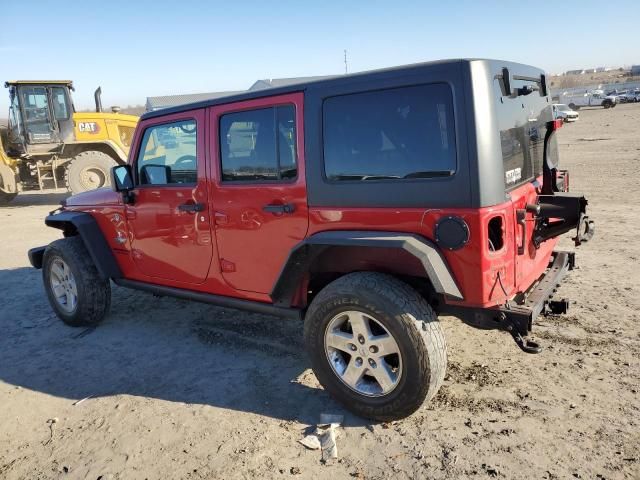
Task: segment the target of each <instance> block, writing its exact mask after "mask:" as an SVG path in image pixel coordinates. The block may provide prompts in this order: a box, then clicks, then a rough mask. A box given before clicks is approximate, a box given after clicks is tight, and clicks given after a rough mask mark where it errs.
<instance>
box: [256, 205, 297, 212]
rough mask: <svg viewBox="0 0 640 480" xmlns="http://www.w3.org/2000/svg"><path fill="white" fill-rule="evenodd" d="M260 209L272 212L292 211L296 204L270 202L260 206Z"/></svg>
mask: <svg viewBox="0 0 640 480" xmlns="http://www.w3.org/2000/svg"><path fill="white" fill-rule="evenodd" d="M262 210H264V211H265V212H269V213H274V214H283V213H293V212H295V210H296V206H295V205H294V204H293V203H285V204H284V205H276V204H273V203H270V204H269V205H265V206H264V207H262Z"/></svg>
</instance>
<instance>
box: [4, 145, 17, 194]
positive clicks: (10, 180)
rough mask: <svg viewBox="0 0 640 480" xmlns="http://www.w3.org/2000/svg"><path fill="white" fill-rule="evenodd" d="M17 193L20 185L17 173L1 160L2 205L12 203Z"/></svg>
mask: <svg viewBox="0 0 640 480" xmlns="http://www.w3.org/2000/svg"><path fill="white" fill-rule="evenodd" d="M0 145H1V144H0ZM0 148H1V147H0ZM16 195H18V186H17V179H16V178H15V174H14V172H13V170H11V168H10V167H9V166H7V165H5V164H4V163H2V162H1V161H0V206H2V205H7V204H8V203H11V201H12V200H13V199H14V198H16Z"/></svg>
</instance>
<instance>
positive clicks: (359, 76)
mask: <svg viewBox="0 0 640 480" xmlns="http://www.w3.org/2000/svg"><path fill="white" fill-rule="evenodd" d="M475 61H481V62H489V63H494V62H502V63H505V64H509V65H516V64H514V63H513V62H503V61H500V60H490V59H482V58H458V59H450V60H437V61H432V62H423V63H414V64H410V65H402V66H397V67H391V68H384V69H379V70H370V71H366V72H358V73H351V74H347V75H340V76H335V77H330V78H325V79H320V80H311V81H308V82H304V83H298V84H295V85H288V86H284V87H278V88H265V89H262V90H256V91H247V92H242V93H239V94H237V95H230V96H226V97H219V98H214V99H209V100H203V101H200V102H194V103H187V104H184V105H177V106H175V107H170V108H164V109H161V110H156V111H153V112H147V113H145V114H144V115H142V117H140V120H146V119H148V118H156V117H163V116H165V115H171V114H173V113H180V112H185V111H188V110H195V109H198V108H206V107H211V106H215V105H224V104H226V103H233V102H240V101H242V100H251V99H255V98H264V97H272V96H275V95H282V94H285V93H293V92H301V91H304V90H306V89H307V88H308V87H311V86H319V85H334V84H340V83H342V82H350V81H353V80H359V81H362V80H366V79H367V78H368V77H380V76H384V75H402V73H404V72H406V73H411V72H414V71H416V70H420V69H425V68H431V67H442V66H453V65H456V64H467V63H470V62H475ZM528 68H531V67H528Z"/></svg>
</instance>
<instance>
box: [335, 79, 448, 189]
mask: <svg viewBox="0 0 640 480" xmlns="http://www.w3.org/2000/svg"><path fill="white" fill-rule="evenodd" d="M323 134H324V167H325V175H326V178H327V179H328V180H330V181H345V180H355V181H359V180H385V179H412V178H429V177H437V176H449V175H452V174H453V173H454V172H455V169H456V144H455V140H456V139H455V127H454V121H453V98H452V94H451V89H450V88H449V86H448V85H447V84H444V83H435V84H429V85H418V86H413V87H403V88H393V89H387V90H378V91H374V92H365V93H357V94H351V95H343V96H338V97H332V98H328V99H327V100H325V102H324V105H323Z"/></svg>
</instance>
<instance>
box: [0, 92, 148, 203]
mask: <svg viewBox="0 0 640 480" xmlns="http://www.w3.org/2000/svg"><path fill="white" fill-rule="evenodd" d="M5 87H6V88H8V89H9V98H10V101H11V103H10V106H9V125H8V129H7V131H6V138H5V139H4V140H5V141H4V144H3V141H2V138H1V137H0V204H3V203H4V204H6V203H8V202H10V201H11V200H13V198H14V197H15V196H16V195H17V194H18V192H19V191H21V190H33V189H40V190H42V189H45V188H48V187H53V188H59V187H60V186H62V185H66V187H67V189H69V190H70V191H71V192H72V193H74V194H76V193H80V192H84V191H87V190H93V189H94V188H100V187H105V186H108V185H109V184H110V177H109V170H110V168H111V167H112V166H114V165H117V164H123V163H126V160H127V155H128V153H129V147H130V145H131V140H132V137H133V132H134V130H135V127H136V124H137V123H138V117H136V116H133V115H125V114H121V113H118V111H119V109H118V108H117V107H113V109H112V110H113V111H112V112H110V113H107V112H103V111H102V101H101V97H100V95H101V89H100V87H98V89H97V90H96V92H95V95H94V97H95V104H96V111H95V112H89V113H78V112H76V111H75V108H74V106H73V101H72V98H71V91H72V90H73V83H72V82H71V81H69V80H47V81H44V80H37V81H31V80H19V81H10V82H6V83H5Z"/></svg>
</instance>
